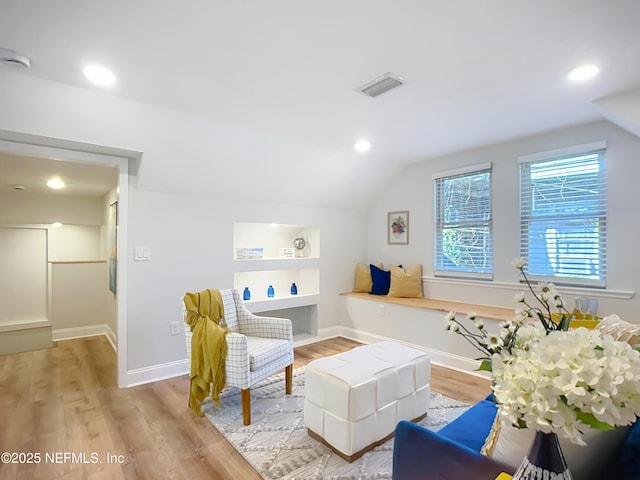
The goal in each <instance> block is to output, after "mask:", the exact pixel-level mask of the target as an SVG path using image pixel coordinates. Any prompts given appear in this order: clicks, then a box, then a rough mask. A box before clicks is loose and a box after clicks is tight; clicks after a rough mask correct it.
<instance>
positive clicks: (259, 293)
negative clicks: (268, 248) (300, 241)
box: [233, 268, 320, 303]
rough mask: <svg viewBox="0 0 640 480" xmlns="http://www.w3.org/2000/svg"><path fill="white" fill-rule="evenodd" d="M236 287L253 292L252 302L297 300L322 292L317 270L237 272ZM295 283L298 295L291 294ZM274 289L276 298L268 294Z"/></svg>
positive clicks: (240, 290) (235, 276)
mask: <svg viewBox="0 0 640 480" xmlns="http://www.w3.org/2000/svg"><path fill="white" fill-rule="evenodd" d="M233 277H234V278H233V284H234V287H235V288H236V289H237V290H238V291H239V292H240V293H242V292H243V291H244V289H245V288H248V289H249V291H250V292H251V300H249V303H251V302H260V301H275V300H282V299H295V298H296V297H305V296H310V295H318V293H319V291H320V270H319V269H317V268H300V269H291V270H261V271H250V272H235V273H234V275H233ZM293 283H295V284H296V287H297V292H298V293H297V295H292V294H291V285H292V284H293ZM270 285H271V286H272V287H273V290H274V296H273V297H272V298H270V297H269V296H268V294H267V290H268V288H269V286H270Z"/></svg>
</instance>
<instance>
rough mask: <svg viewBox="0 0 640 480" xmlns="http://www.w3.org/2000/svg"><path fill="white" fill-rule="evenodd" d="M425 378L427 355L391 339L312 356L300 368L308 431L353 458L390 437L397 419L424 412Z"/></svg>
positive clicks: (427, 378)
mask: <svg viewBox="0 0 640 480" xmlns="http://www.w3.org/2000/svg"><path fill="white" fill-rule="evenodd" d="M430 378H431V359H430V358H429V355H427V354H426V353H425V352H423V351H421V350H416V349H415V348H410V347H406V346H404V345H401V344H399V343H395V342H380V343H374V344H371V345H364V346H362V347H356V348H354V349H353V350H350V351H348V352H345V353H339V354H337V355H332V356H330V357H325V358H320V359H318V360H314V361H312V362H310V363H309V364H308V365H307V367H306V370H305V383H306V386H305V391H306V393H305V401H304V422H305V425H306V427H307V429H308V432H309V435H311V436H312V437H313V438H315V439H316V440H320V441H322V442H324V443H325V444H326V445H328V446H329V447H330V448H331V449H332V450H334V451H335V452H336V453H337V454H339V455H340V456H341V457H342V458H344V459H345V460H347V461H348V462H352V461H353V460H355V459H356V458H358V457H360V456H361V455H362V454H364V453H365V452H367V451H368V450H371V449H372V448H373V447H375V446H377V445H380V444H381V443H384V442H385V441H387V440H388V439H389V438H391V437H392V436H393V433H394V431H395V428H396V424H397V423H398V422H399V421H400V420H413V421H417V420H419V419H421V418H423V417H424V416H425V415H426V413H427V409H428V408H429V390H430V388H429V385H430V383H429V381H430Z"/></svg>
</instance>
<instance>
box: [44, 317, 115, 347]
mask: <svg viewBox="0 0 640 480" xmlns="http://www.w3.org/2000/svg"><path fill="white" fill-rule="evenodd" d="M52 335H53V341H54V342H57V341H58V340H71V339H74V338H84V337H95V336H98V335H104V336H105V337H107V340H109V343H110V344H111V347H112V348H113V351H114V352H116V353H117V352H118V347H117V345H118V338H117V336H116V334H115V332H114V331H113V330H112V329H111V327H110V326H109V325H107V324H106V323H102V324H100V325H86V326H84V327H73V328H57V329H55V330H53V332H52Z"/></svg>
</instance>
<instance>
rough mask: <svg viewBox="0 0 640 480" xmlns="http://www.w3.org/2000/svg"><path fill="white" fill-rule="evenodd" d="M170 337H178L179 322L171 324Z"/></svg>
mask: <svg viewBox="0 0 640 480" xmlns="http://www.w3.org/2000/svg"><path fill="white" fill-rule="evenodd" d="M171 335H180V322H171Z"/></svg>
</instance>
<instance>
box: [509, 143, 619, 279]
mask: <svg viewBox="0 0 640 480" xmlns="http://www.w3.org/2000/svg"><path fill="white" fill-rule="evenodd" d="M589 154H597V155H598V164H599V166H598V177H597V178H598V181H597V184H598V195H599V196H600V197H601V198H599V202H600V203H598V206H599V207H600V208H599V209H598V210H597V211H596V213H595V214H593V215H590V216H588V218H591V217H592V218H597V219H598V225H599V226H600V231H599V240H598V252H599V253H598V268H599V270H600V272H599V273H600V275H599V277H600V278H584V277H570V276H566V275H565V276H560V275H541V274H535V273H531V272H530V270H529V261H528V260H529V258H528V257H529V251H530V249H531V246H530V242H529V234H528V231H529V225H530V219H531V218H532V213H531V207H530V205H531V204H532V198H531V197H532V195H531V193H527V196H526V198H525V190H524V189H525V188H527V190H528V191H529V192H530V186H531V185H532V181H531V169H530V166H531V165H534V164H539V163H544V162H550V161H554V160H557V161H561V160H568V159H571V158H576V157H581V156H584V155H589ZM525 168H528V172H529V173H528V175H527V178H526V179H525V175H524V172H523V170H524V169H525ZM518 176H519V192H518V196H519V204H520V211H519V229H520V234H519V240H518V241H519V251H520V256H521V257H522V258H525V259H526V260H527V263H526V265H525V270H524V271H525V273H526V274H527V277H529V279H530V280H533V281H537V282H542V281H546V282H552V283H555V284H557V285H562V286H574V287H587V288H606V281H607V255H606V253H607V217H608V215H607V174H606V142H605V141H599V142H592V143H586V144H581V145H575V146H571V147H567V148H561V149H556V150H549V151H545V152H540V153H534V154H530V155H522V156H519V157H518ZM525 180H526V184H525ZM555 218H556V219H557V220H564V221H570V220H579V219H581V218H585V215H584V214H576V215H573V216H571V215H557V216H556V217H555ZM569 253H571V252H569ZM582 255H584V254H582Z"/></svg>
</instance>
